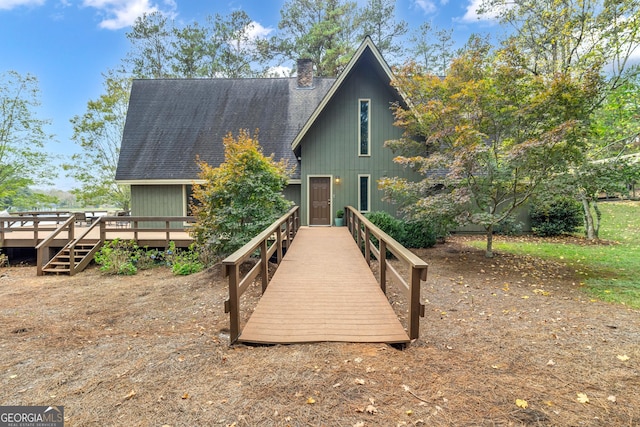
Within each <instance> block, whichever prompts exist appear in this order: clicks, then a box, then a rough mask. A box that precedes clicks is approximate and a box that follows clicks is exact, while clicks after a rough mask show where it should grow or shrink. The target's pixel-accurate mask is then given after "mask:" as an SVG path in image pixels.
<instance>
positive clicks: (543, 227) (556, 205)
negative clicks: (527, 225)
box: [529, 197, 584, 237]
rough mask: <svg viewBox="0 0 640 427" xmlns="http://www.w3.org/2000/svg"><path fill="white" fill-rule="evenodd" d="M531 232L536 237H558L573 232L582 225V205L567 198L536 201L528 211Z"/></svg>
mask: <svg viewBox="0 0 640 427" xmlns="http://www.w3.org/2000/svg"><path fill="white" fill-rule="evenodd" d="M529 214H530V215H531V230H532V231H533V233H534V234H535V235H537V236H542V237H549V236H559V235H562V234H569V233H573V232H575V231H576V230H577V229H578V227H580V225H582V224H583V217H584V215H583V212H582V205H580V203H579V202H578V201H576V200H574V199H572V198H569V197H557V198H554V199H551V200H548V201H544V202H543V201H536V202H534V203H532V204H531V208H530V209H529Z"/></svg>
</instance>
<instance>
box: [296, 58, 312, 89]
mask: <svg viewBox="0 0 640 427" xmlns="http://www.w3.org/2000/svg"><path fill="white" fill-rule="evenodd" d="M311 88H313V60H311V59H307V58H305V59H298V89H311Z"/></svg>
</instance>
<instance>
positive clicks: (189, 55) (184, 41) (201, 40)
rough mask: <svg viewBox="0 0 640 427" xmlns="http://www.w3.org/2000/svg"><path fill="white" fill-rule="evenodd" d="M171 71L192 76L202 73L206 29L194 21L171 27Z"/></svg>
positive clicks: (188, 76) (205, 53)
mask: <svg viewBox="0 0 640 427" xmlns="http://www.w3.org/2000/svg"><path fill="white" fill-rule="evenodd" d="M172 31H173V35H174V40H173V41H172V42H171V46H172V55H173V59H174V60H173V61H172V63H171V71H173V74H174V75H176V76H181V77H186V78H193V77H199V76H201V75H203V73H204V72H205V70H206V68H207V66H206V63H205V57H206V55H207V29H206V28H202V27H200V26H199V25H198V23H197V22H195V23H194V24H193V25H187V26H186V27H184V28H181V29H179V28H173V30H172Z"/></svg>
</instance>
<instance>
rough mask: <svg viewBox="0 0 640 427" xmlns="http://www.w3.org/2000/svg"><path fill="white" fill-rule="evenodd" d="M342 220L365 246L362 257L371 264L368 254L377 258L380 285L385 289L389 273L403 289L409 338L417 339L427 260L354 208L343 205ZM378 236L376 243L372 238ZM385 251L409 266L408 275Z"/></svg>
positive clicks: (358, 241) (359, 242)
mask: <svg viewBox="0 0 640 427" xmlns="http://www.w3.org/2000/svg"><path fill="white" fill-rule="evenodd" d="M345 219H346V220H345V222H346V224H345V225H346V226H347V227H348V228H349V231H350V232H351V235H352V236H353V238H354V239H355V240H356V242H357V243H358V246H359V247H361V248H363V249H364V257H365V259H366V260H367V263H369V264H371V255H372V254H373V256H374V257H375V258H376V259H377V260H378V264H379V266H378V268H379V277H380V288H381V289H382V291H383V292H384V293H385V294H386V293H387V276H388V275H389V276H391V277H392V278H393V279H394V282H395V283H397V284H398V285H399V286H398V287H399V288H400V290H402V291H403V292H404V294H405V295H406V297H407V300H408V301H409V308H408V311H409V316H408V325H407V326H408V332H409V338H410V339H412V340H413V339H417V338H418V337H419V335H420V317H424V305H423V304H422V303H421V302H420V284H421V281H424V280H427V267H428V264H427V263H426V262H425V261H423V260H422V259H420V258H419V257H418V256H417V255H415V254H414V253H413V252H411V251H409V250H408V249H407V248H405V247H404V246H402V245H401V244H400V243H398V242H397V241H396V240H394V239H393V238H392V237H391V236H389V235H388V234H387V233H385V232H384V231H382V230H380V229H379V228H378V227H376V226H375V225H374V224H373V223H372V222H371V221H369V220H368V219H367V218H365V217H364V215H362V214H361V213H360V212H359V211H358V210H357V209H355V208H353V207H351V206H347V207H346V208H345ZM372 237H375V238H376V239H377V240H378V246H376V245H375V244H374V243H373V241H372V240H371V238H372ZM387 251H389V252H391V253H392V254H393V255H394V256H395V257H396V258H397V259H398V260H400V261H402V262H403V263H404V264H405V265H406V266H407V267H408V278H407V279H405V278H403V277H402V275H401V274H400V273H399V272H398V270H396V269H395V268H394V267H393V266H392V265H391V264H390V263H388V262H387Z"/></svg>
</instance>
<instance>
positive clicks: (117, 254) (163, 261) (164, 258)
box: [94, 239, 204, 276]
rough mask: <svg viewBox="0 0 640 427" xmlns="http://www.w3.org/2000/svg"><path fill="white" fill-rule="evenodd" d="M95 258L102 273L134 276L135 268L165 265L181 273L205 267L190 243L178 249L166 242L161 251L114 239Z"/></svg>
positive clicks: (175, 272)
mask: <svg viewBox="0 0 640 427" xmlns="http://www.w3.org/2000/svg"><path fill="white" fill-rule="evenodd" d="M94 260H95V262H96V263H97V264H98V265H100V271H102V272H103V273H105V274H120V275H133V274H136V273H137V272H138V270H146V269H149V268H153V267H157V266H167V267H171V271H172V272H173V274H176V275H182V276H184V275H188V274H192V273H197V272H199V271H202V270H203V269H204V265H203V264H202V263H201V262H200V260H199V254H198V252H197V251H196V250H195V249H194V247H193V245H192V246H191V247H190V248H189V249H188V250H180V249H177V248H176V245H175V243H174V242H170V243H169V248H168V249H167V250H166V251H161V250H158V249H148V248H141V247H139V246H138V245H137V244H136V243H135V242H134V241H122V240H119V239H116V240H112V241H110V242H107V243H105V244H104V245H103V246H102V248H100V250H99V251H98V253H96V255H95V256H94Z"/></svg>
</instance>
